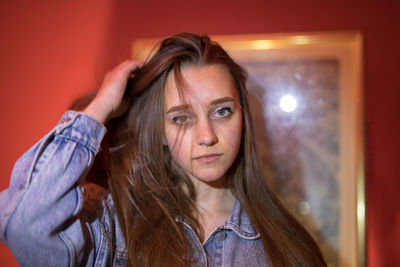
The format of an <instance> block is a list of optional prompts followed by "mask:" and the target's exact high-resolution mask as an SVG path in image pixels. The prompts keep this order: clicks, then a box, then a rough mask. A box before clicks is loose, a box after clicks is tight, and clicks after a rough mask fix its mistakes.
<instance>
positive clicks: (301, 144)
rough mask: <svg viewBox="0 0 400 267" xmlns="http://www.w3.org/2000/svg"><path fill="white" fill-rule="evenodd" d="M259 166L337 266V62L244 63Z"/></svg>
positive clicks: (330, 261)
mask: <svg viewBox="0 0 400 267" xmlns="http://www.w3.org/2000/svg"><path fill="white" fill-rule="evenodd" d="M242 65H243V66H244V67H245V68H246V69H247V71H248V72H249V74H250V75H249V82H248V90H249V94H250V106H251V108H252V117H253V125H254V129H253V130H254V133H255V136H256V148H257V153H258V157H259V162H260V165H261V167H262V169H263V171H264V174H265V176H266V178H267V180H268V182H269V184H270V186H271V189H272V190H273V191H274V192H275V193H276V194H277V195H278V197H279V198H280V200H281V201H282V202H283V203H284V205H285V206H286V207H287V208H288V209H289V210H290V212H291V213H292V214H293V215H294V216H295V217H296V218H297V219H298V220H299V221H300V222H301V223H302V224H303V225H304V226H305V227H306V228H307V230H308V231H309V232H310V233H311V234H312V235H313V237H314V238H315V239H316V241H317V242H318V244H319V246H320V247H321V250H322V251H323V254H324V256H325V259H326V260H327V262H328V265H329V266H339V260H338V257H339V252H338V251H339V245H338V235H339V227H340V225H339V216H340V214H339V192H338V190H339V188H338V181H337V179H336V177H337V175H338V170H339V168H338V164H339V163H338V158H339V145H338V137H339V109H338V108H339V95H338V94H339V88H338V87H339V72H338V68H339V65H338V61H336V60H334V59H333V60H313V61H289V62H288V61H271V62H256V63H254V62H247V63H246V62H242Z"/></svg>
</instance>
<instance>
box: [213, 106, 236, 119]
mask: <svg viewBox="0 0 400 267" xmlns="http://www.w3.org/2000/svg"><path fill="white" fill-rule="evenodd" d="M214 114H215V116H216V117H218V118H225V117H228V116H229V115H231V114H232V108H230V107H223V108H219V109H217V110H216V111H215V113H214Z"/></svg>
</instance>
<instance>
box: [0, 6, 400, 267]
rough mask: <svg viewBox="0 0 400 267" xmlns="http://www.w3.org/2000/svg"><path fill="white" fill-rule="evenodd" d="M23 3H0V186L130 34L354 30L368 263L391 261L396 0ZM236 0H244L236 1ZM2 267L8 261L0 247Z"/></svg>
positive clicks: (399, 80)
mask: <svg viewBox="0 0 400 267" xmlns="http://www.w3.org/2000/svg"><path fill="white" fill-rule="evenodd" d="M90 2H91V1H80V2H79V4H72V2H67V1H64V2H63V3H61V2H60V1H57V2H51V1H46V4H36V5H34V4H33V3H31V2H30V1H27V0H24V1H18V3H1V4H0V36H1V37H0V38H1V42H0V59H1V60H0V88H1V89H0V95H1V98H0V109H1V112H0V122H1V125H2V128H1V129H2V138H1V139H0V146H1V147H2V148H3V154H1V155H0V157H1V158H0V162H1V163H0V164H1V167H0V177H1V178H0V190H1V189H4V188H6V187H7V186H8V180H9V175H10V172H11V169H12V165H13V163H14V161H15V160H16V159H17V158H18V156H19V155H20V154H21V153H23V152H24V151H25V150H26V149H27V148H28V147H29V146H31V145H32V144H33V143H34V142H35V141H37V140H38V139H39V138H40V137H41V136H42V135H43V134H44V133H45V132H47V131H48V130H50V128H51V127H52V126H53V125H54V124H55V123H56V122H57V120H58V118H59V117H60V116H61V114H62V113H63V111H64V110H65V108H66V107H67V106H68V104H69V103H70V102H71V100H72V99H74V98H75V97H76V96H78V95H80V94H81V93H82V92H84V91H87V90H90V89H93V88H97V87H96V85H97V84H98V83H99V82H100V81H101V79H102V75H103V74H104V71H105V70H107V69H109V68H110V67H111V66H113V65H115V64H116V63H118V62H119V61H121V60H122V59H124V58H127V57H129V54H130V45H131V41H132V40H133V39H134V38H137V37H155V36H165V35H169V34H172V33H176V32H180V31H193V32H198V33H203V32H205V33H208V34H244V33H275V32H299V31H328V30H360V31H362V32H363V34H364V37H365V52H364V56H365V67H364V76H365V79H364V80H365V81H364V82H365V92H366V93H365V94H366V116H365V117H366V135H367V141H366V153H367V162H366V173H367V187H368V188H367V197H368V203H367V205H368V206H367V212H368V214H367V215H368V216H367V217H368V261H369V266H374V267H375V266H376V267H378V266H379V267H380V266H396V265H399V264H400V253H398V247H399V246H400V241H399V240H400V209H399V205H398V203H400V201H399V200H400V197H399V194H396V191H395V190H397V189H398V188H400V183H399V178H400V164H399V160H398V159H399V157H398V156H397V153H396V152H398V151H399V150H400V141H399V139H398V136H400V120H399V118H398V117H399V115H400V111H398V110H397V108H398V106H399V103H400V102H399V99H400V75H399V74H397V69H398V68H397V66H398V62H399V60H400V52H399V49H400V38H399V35H398V32H399V29H400V19H399V17H400V16H399V14H400V4H399V3H398V1H396V0H393V1H382V0H381V1H373V0H365V1H356V0H354V1H340V0H338V1H317V0H303V1H299V0H281V1H279V2H278V1H267V0H248V1H233V0H230V1H222V0H220V1H213V0H203V1H193V2H189V1H187V0H186V1H176V0H175V1H169V2H168V3H166V2H167V1H154V0H150V1H122V0H119V1H112V0H104V1H96V2H95V1H93V2H91V3H92V4H90ZM36 3H37V2H36ZM243 3H246V5H245V4H243ZM0 263H1V265H2V266H17V265H16V263H15V260H13V258H12V256H11V254H10V253H9V251H8V249H7V248H6V247H5V246H4V245H0Z"/></svg>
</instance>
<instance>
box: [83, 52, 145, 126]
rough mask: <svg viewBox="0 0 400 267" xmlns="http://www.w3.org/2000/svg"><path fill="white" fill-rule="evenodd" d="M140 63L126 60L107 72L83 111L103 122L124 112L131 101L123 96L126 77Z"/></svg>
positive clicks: (139, 65) (140, 63) (138, 66)
mask: <svg viewBox="0 0 400 267" xmlns="http://www.w3.org/2000/svg"><path fill="white" fill-rule="evenodd" d="M142 65H143V63H142V62H139V61H132V60H126V61H124V62H122V63H121V64H119V65H118V66H116V67H115V68H114V69H112V70H111V71H110V72H108V73H107V74H106V76H105V78H104V81H103V83H102V85H101V87H100V90H99V92H98V93H97V95H96V97H95V98H94V99H93V100H92V102H91V103H90V104H89V105H88V106H87V107H86V109H85V110H84V111H83V112H84V113H86V114H87V115H89V116H90V117H92V118H93V119H95V120H97V121H99V122H101V123H103V124H105V123H106V122H107V121H108V120H109V119H112V118H117V117H119V116H121V115H122V114H124V113H125V112H126V111H127V109H128V108H129V105H130V102H131V99H128V98H127V97H124V94H125V89H126V85H127V82H128V78H129V76H130V75H131V72H132V71H133V70H135V69H136V68H140V67H141V66H142Z"/></svg>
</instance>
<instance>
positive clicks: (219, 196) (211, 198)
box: [191, 177, 235, 218]
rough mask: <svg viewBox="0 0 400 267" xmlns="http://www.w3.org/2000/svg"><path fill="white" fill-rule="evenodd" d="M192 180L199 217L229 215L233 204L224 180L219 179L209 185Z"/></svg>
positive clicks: (230, 192) (232, 198)
mask: <svg viewBox="0 0 400 267" xmlns="http://www.w3.org/2000/svg"><path fill="white" fill-rule="evenodd" d="M191 178H192V182H193V184H194V187H195V189H196V196H197V197H196V206H197V209H198V212H199V217H203V216H207V217H211V218H212V217H220V216H221V215H222V216H225V215H228V217H229V215H230V213H231V212H232V209H233V205H234V203H235V197H234V195H233V194H232V190H231V189H230V188H228V187H227V186H226V184H227V183H226V179H225V178H221V179H219V180H217V181H213V182H210V183H206V182H203V181H201V180H199V179H196V178H193V177H191Z"/></svg>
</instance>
